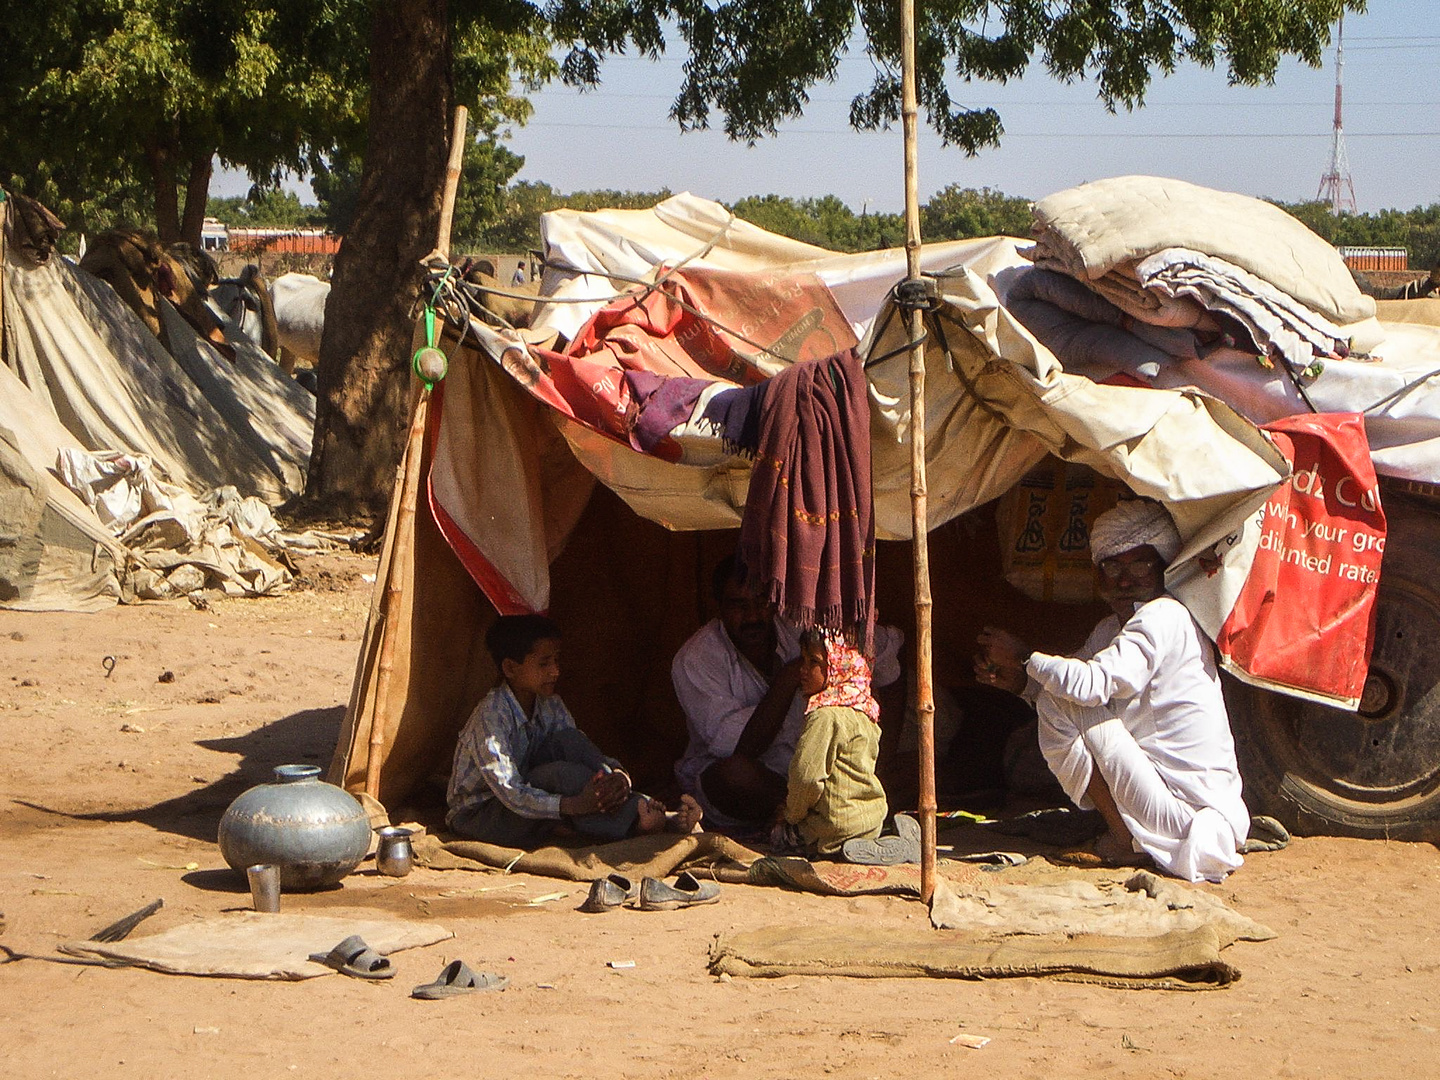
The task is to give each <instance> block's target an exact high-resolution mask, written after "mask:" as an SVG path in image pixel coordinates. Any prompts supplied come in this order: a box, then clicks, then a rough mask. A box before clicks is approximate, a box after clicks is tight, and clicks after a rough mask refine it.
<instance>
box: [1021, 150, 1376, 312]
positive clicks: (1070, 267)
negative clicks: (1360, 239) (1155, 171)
mask: <svg viewBox="0 0 1440 1080" xmlns="http://www.w3.org/2000/svg"><path fill="white" fill-rule="evenodd" d="M1035 235H1036V238H1037V245H1036V247H1037V255H1038V257H1037V259H1036V265H1039V266H1048V267H1049V268H1051V269H1056V270H1061V271H1063V272H1065V273H1068V274H1070V275H1071V276H1072V277H1076V278H1079V279H1080V280H1082V281H1085V280H1088V281H1095V280H1097V279H1099V278H1102V277H1104V276H1105V275H1107V274H1108V273H1109V272H1110V271H1111V270H1114V269H1115V268H1116V267H1118V266H1120V265H1121V264H1123V263H1127V262H1134V261H1138V260H1140V259H1144V258H1146V257H1147V256H1150V255H1153V254H1155V253H1156V252H1158V251H1162V250H1164V249H1165V248H1173V247H1183V248H1188V249H1190V250H1192V251H1201V252H1204V253H1205V254H1207V255H1213V256H1215V257H1217V258H1221V259H1224V260H1225V261H1227V262H1229V263H1232V264H1234V265H1235V266H1238V267H1240V268H1241V269H1242V270H1246V271H1248V272H1249V273H1251V274H1254V275H1255V276H1256V277H1259V278H1260V279H1262V280H1263V281H1266V282H1269V283H1270V284H1271V285H1273V286H1274V287H1275V288H1277V289H1279V290H1280V291H1282V292H1284V293H1286V294H1287V295H1289V296H1292V297H1294V298H1295V299H1296V300H1297V301H1299V302H1300V303H1301V304H1303V305H1305V306H1306V307H1307V308H1310V309H1311V310H1312V311H1315V312H1318V313H1319V314H1320V315H1322V316H1324V317H1325V318H1327V319H1330V320H1331V321H1333V322H1334V323H1336V324H1338V325H1342V326H1343V325H1345V324H1348V323H1354V322H1360V321H1361V320H1363V319H1368V318H1370V317H1371V316H1373V315H1374V314H1375V301H1374V300H1372V299H1371V298H1370V297H1368V296H1365V295H1364V294H1363V293H1361V292H1360V288H1359V286H1357V285H1356V284H1355V280H1354V279H1353V278H1352V277H1351V276H1350V271H1349V270H1348V269H1346V267H1345V262H1344V260H1343V259H1342V258H1341V257H1340V254H1339V252H1337V251H1336V250H1335V249H1334V248H1333V247H1331V246H1330V244H1328V243H1326V242H1325V241H1324V240H1322V239H1321V238H1320V237H1319V236H1317V235H1315V233H1313V232H1311V231H1310V230H1309V229H1308V228H1306V227H1305V226H1304V225H1303V224H1301V223H1300V222H1299V221H1298V220H1296V219H1295V218H1293V217H1291V216H1290V215H1289V214H1287V213H1286V212H1285V211H1284V210H1281V209H1280V208H1279V207H1278V206H1274V205H1272V204H1270V203H1267V202H1264V201H1262V200H1260V199H1254V198H1251V197H1250V196H1248V195H1237V194H1234V193H1232V192H1225V191H1213V190H1211V189H1209V188H1204V187H1200V186H1199V185H1196V184H1189V183H1186V182H1184V181H1183V180H1172V179H1165V178H1162V177H1155V176H1120V177H1113V178H1111V179H1108V180H1097V181H1095V182H1093V183H1089V184H1081V185H1080V186H1078V187H1073V188H1067V189H1066V190H1064V191H1060V192H1056V193H1055V194H1054V195H1050V196H1048V197H1047V198H1044V199H1041V200H1040V201H1039V202H1038V203H1036V204H1035Z"/></svg>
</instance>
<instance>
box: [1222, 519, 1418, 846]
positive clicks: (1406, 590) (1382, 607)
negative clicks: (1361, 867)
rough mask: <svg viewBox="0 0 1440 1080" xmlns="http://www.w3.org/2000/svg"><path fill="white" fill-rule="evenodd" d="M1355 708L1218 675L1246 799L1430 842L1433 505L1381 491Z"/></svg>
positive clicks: (1294, 817) (1313, 825)
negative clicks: (1382, 538) (1383, 529)
mask: <svg viewBox="0 0 1440 1080" xmlns="http://www.w3.org/2000/svg"><path fill="white" fill-rule="evenodd" d="M1385 512H1386V515H1387V518H1388V521H1389V528H1388V538H1387V540H1386V545H1385V560H1384V562H1383V564H1382V566H1381V571H1380V585H1379V590H1378V595H1377V612H1376V620H1375V646H1374V651H1373V653H1372V655H1371V659H1370V674H1369V677H1368V678H1367V679H1366V682H1365V689H1364V693H1363V696H1362V698H1361V701H1360V708H1359V710H1358V711H1357V712H1348V711H1346V710H1344V709H1337V708H1330V707H1328V706H1324V705H1318V704H1315V703H1313V702H1309V701H1302V700H1300V699H1299V698H1292V697H1287V696H1285V695H1282V694H1276V693H1273V692H1270V691H1266V690H1260V689H1258V688H1256V687H1253V686H1248V685H1246V684H1244V683H1241V682H1240V681H1238V680H1236V679H1233V678H1230V677H1229V676H1226V677H1225V698H1226V704H1227V707H1228V709H1229V711H1230V724H1231V727H1232V728H1233V729H1234V732H1235V743H1236V752H1237V754H1238V756H1239V759H1240V772H1241V776H1242V777H1243V779H1244V782H1245V801H1246V802H1247V803H1248V804H1249V806H1250V808H1251V809H1252V810H1253V811H1254V812H1256V813H1265V814H1271V815H1273V816H1274V817H1276V818H1279V819H1280V820H1281V821H1282V822H1284V823H1285V825H1286V826H1287V827H1288V828H1289V829H1290V830H1291V831H1292V832H1294V833H1296V834H1297V835H1302V836H1360V837H1383V838H1390V839H1396V840H1440V512H1437V509H1436V508H1435V507H1434V506H1433V505H1430V506H1427V505H1426V502H1425V501H1423V500H1415V499H1411V498H1406V497H1404V496H1403V495H1400V494H1399V493H1395V494H1394V495H1393V496H1392V495H1389V494H1388V493H1387V498H1386V503H1385Z"/></svg>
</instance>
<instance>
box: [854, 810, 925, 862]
mask: <svg viewBox="0 0 1440 1080" xmlns="http://www.w3.org/2000/svg"><path fill="white" fill-rule="evenodd" d="M894 821H895V831H894V832H893V833H890V834H887V835H884V836H877V837H876V838H875V839H874V840H846V841H845V843H843V844H841V845H840V854H841V855H842V856H844V859H845V861H846V862H849V863H856V864H857V865H859V866H898V865H899V864H900V863H918V862H919V861H920V822H918V821H916V820H915V819H914V818H913V817H911V816H910V815H909V814H896V815H895V818H894Z"/></svg>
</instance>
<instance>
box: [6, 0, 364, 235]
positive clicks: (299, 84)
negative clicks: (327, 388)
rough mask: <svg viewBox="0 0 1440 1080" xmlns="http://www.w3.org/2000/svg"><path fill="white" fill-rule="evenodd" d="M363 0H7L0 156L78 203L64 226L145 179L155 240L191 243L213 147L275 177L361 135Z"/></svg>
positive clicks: (99, 213)
mask: <svg viewBox="0 0 1440 1080" xmlns="http://www.w3.org/2000/svg"><path fill="white" fill-rule="evenodd" d="M369 6H370V5H369V2H368V0H270V2H264V0H124V2H123V3H122V2H119V0H53V2H48V0H47V2H46V3H44V4H35V3H30V2H28V0H0V25H4V26H5V27H6V31H7V34H8V35H9V36H10V41H9V44H8V47H7V50H6V58H5V64H4V65H3V75H0V115H4V116H5V123H4V124H3V125H0V158H3V159H4V160H5V161H7V162H8V163H9V171H10V172H11V173H13V174H17V175H19V176H22V177H24V176H36V177H39V178H41V179H39V180H38V186H39V187H40V188H41V189H43V194H42V192H41V191H37V192H36V193H37V194H42V197H44V195H49V196H50V197H51V198H52V199H54V200H55V201H56V202H58V203H60V204H61V205H68V206H70V207H72V208H73V209H75V210H79V211H80V217H81V218H82V220H80V221H77V222H72V223H71V224H72V228H82V229H83V228H87V227H92V223H91V221H90V217H91V216H92V215H93V216H94V217H95V219H96V220H95V224H99V223H100V220H101V219H103V218H107V217H108V218H112V219H113V218H115V217H118V216H121V214H122V213H130V212H133V210H134V209H135V205H134V203H135V193H136V191H137V190H139V189H140V188H141V187H143V188H144V189H145V190H146V191H147V192H148V200H149V202H150V204H151V213H150V214H149V215H147V216H148V217H151V219H152V220H153V222H154V226H155V228H156V231H157V232H158V233H159V235H160V237H161V239H162V240H164V241H166V242H170V241H173V240H177V239H181V238H183V239H186V240H189V241H190V242H192V243H198V242H199V240H200V229H201V225H202V224H203V220H204V216H205V207H206V202H207V198H208V195H209V186H210V176H211V169H212V165H213V162H214V160H215V158H216V156H217V155H218V156H219V158H220V160H221V161H223V162H224V163H225V164H227V165H231V166H235V167H239V168H243V169H245V170H246V171H247V172H249V174H250V176H251V177H252V179H254V180H256V181H258V182H260V183H262V184H269V185H272V186H273V184H274V183H275V181H276V180H277V179H278V177H279V176H280V175H281V174H282V173H283V172H284V171H286V170H295V171H297V172H299V171H305V170H306V169H307V168H308V166H310V165H311V164H313V162H314V161H315V160H317V159H318V158H319V157H320V156H321V155H322V154H326V153H331V152H333V151H334V149H335V148H336V147H337V146H338V145H342V144H346V143H351V144H353V143H354V142H355V141H356V140H357V139H358V138H359V137H360V135H361V133H362V132H363V130H364V114H363V101H364V94H365V90H366V80H365V68H364V47H363V37H362V38H360V39H359V40H357V37H356V33H357V31H356V27H357V26H358V27H361V28H362V29H361V31H360V33H361V34H363V27H364V26H365V24H366V18H367V12H368V10H369ZM25 186H26V188H27V189H29V188H30V185H28V184H27V185H25ZM97 197H98V200H99V201H98V204H97ZM106 223H109V222H106Z"/></svg>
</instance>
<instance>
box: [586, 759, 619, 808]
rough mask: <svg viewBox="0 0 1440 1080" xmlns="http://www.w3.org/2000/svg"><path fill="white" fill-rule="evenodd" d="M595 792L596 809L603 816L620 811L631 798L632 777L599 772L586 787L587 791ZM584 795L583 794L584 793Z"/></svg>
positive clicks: (617, 773) (617, 772) (616, 773)
mask: <svg viewBox="0 0 1440 1080" xmlns="http://www.w3.org/2000/svg"><path fill="white" fill-rule="evenodd" d="M592 789H593V791H594V795H595V806H596V809H597V810H598V811H599V812H600V813H602V814H608V813H610V812H611V811H612V810H618V809H620V807H621V805H622V804H623V803H624V802H625V800H626V799H628V798H629V797H630V777H628V776H626V775H625V774H624V773H623V772H619V771H615V772H606V771H604V770H602V771H600V772H597V773H596V774H595V775H594V776H592V777H591V778H590V782H589V783H588V784H586V785H585V790H586V791H590V790H592ZM582 794H583V793H582Z"/></svg>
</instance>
